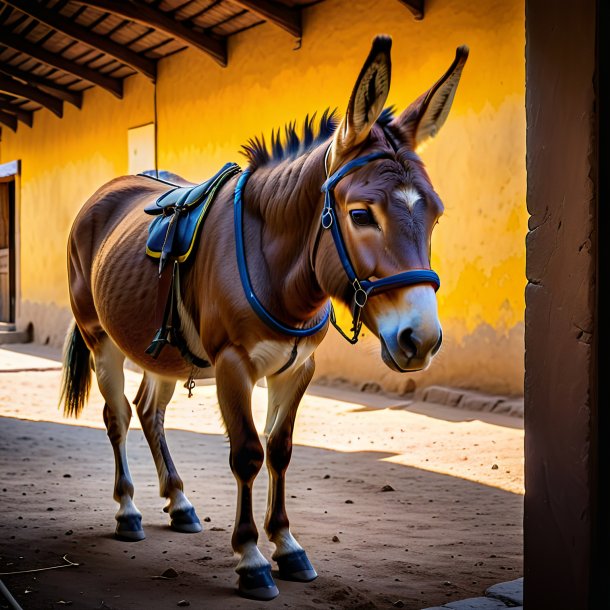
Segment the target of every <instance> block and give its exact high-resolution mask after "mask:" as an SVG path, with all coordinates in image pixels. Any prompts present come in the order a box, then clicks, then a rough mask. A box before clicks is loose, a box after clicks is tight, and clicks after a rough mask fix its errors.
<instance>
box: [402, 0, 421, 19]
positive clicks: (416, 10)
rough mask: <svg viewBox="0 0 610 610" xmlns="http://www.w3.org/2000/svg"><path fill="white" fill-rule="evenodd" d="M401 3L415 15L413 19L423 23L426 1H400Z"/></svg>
mask: <svg viewBox="0 0 610 610" xmlns="http://www.w3.org/2000/svg"><path fill="white" fill-rule="evenodd" d="M400 2H401V3H402V4H404V5H405V6H406V7H407V8H408V9H409V10H410V11H411V12H412V13H413V17H415V19H416V20H417V21H421V20H422V19H423V18H424V4H425V0H400Z"/></svg>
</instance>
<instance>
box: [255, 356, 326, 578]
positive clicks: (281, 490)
mask: <svg viewBox="0 0 610 610" xmlns="http://www.w3.org/2000/svg"><path fill="white" fill-rule="evenodd" d="M314 369H315V366H314V360H313V356H311V357H310V358H308V359H307V360H306V361H305V362H304V363H303V364H302V365H301V366H300V367H299V368H297V369H296V370H295V371H287V372H285V373H282V374H281V375H274V376H273V377H269V378H268V380H267V382H268V388H269V407H268V411H269V413H270V414H275V418H274V419H273V417H272V418H271V419H268V421H267V427H268V429H267V430H265V432H266V433H267V434H268V438H267V468H268V470H269V501H268V505H267V515H266V518H265V530H266V531H267V535H268V536H269V539H270V540H271V541H272V542H273V543H274V544H275V547H276V550H275V553H274V554H273V559H274V560H275V561H276V562H277V565H278V568H279V571H280V576H281V577H282V578H285V579H288V580H297V581H300V582H309V581H310V580H313V579H314V578H316V577H317V576H318V575H317V573H316V571H315V570H314V568H313V566H312V565H311V563H310V562H309V559H308V558H307V554H306V553H305V551H304V550H303V548H302V547H301V545H300V544H299V543H298V542H297V541H296V540H295V538H294V536H293V535H292V534H291V532H290V528H289V524H288V515H287V514H286V504H285V500H284V495H285V482H286V470H287V469H288V464H289V463H290V457H291V455H292V430H293V428H294V420H295V417H296V414H297V409H298V408H299V403H300V402H301V398H302V397H303V394H304V393H305V390H306V389H307V386H308V385H309V382H310V381H311V378H312V376H313V373H314Z"/></svg>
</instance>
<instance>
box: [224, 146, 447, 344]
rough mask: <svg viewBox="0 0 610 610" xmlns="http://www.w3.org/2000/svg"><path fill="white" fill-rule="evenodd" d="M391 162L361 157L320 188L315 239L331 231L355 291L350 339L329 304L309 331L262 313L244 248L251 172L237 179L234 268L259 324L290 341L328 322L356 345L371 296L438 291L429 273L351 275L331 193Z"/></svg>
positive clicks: (380, 154) (382, 155)
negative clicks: (351, 177) (419, 287)
mask: <svg viewBox="0 0 610 610" xmlns="http://www.w3.org/2000/svg"><path fill="white" fill-rule="evenodd" d="M329 151H330V147H329V149H328V151H327V153H326V156H325V158H324V166H325V167H324V169H325V171H327V170H326V160H327V157H328V152H329ZM392 158H394V155H393V154H392V153H388V152H377V153H371V154H369V155H363V156H362V157H357V158H356V159H352V160H351V161H348V162H347V163H346V164H345V165H343V166H342V167H340V168H339V169H338V170H337V171H336V172H335V173H334V174H332V175H331V176H328V173H327V179H326V182H324V184H323V185H322V192H323V193H324V208H323V209H322V216H321V218H320V230H319V232H318V239H319V237H320V235H321V233H322V231H325V230H330V233H331V235H332V238H333V242H334V244H335V248H336V250H337V254H338V255H339V260H340V261H341V265H342V266H343V270H344V271H345V274H346V275H347V279H348V281H349V283H350V285H351V286H352V288H353V289H354V296H353V299H352V311H351V313H352V328H351V333H352V336H351V337H349V336H348V335H347V334H345V332H343V330H342V329H341V328H340V327H339V325H338V324H337V320H336V316H335V311H334V308H333V306H332V304H331V303H330V301H329V302H328V303H327V304H326V307H325V311H324V315H323V316H322V319H321V320H320V321H319V322H318V323H317V324H315V325H314V326H312V327H310V328H294V327H291V326H287V325H285V324H283V323H282V322H280V321H279V320H278V319H277V318H275V317H274V316H272V315H271V314H270V313H269V312H268V311H267V310H266V309H265V307H264V306H263V304H262V303H261V302H260V301H259V299H258V297H257V296H256V294H255V293H254V290H253V288H252V282H251V281H250V275H249V273H248V267H247V263H246V255H245V248H244V235H243V190H244V187H245V185H246V182H247V181H248V178H249V177H250V174H252V170H251V169H246V170H244V172H243V173H242V175H241V176H240V177H239V180H238V181H237V185H236V187H235V198H234V212H235V216H234V227H235V242H236V250H237V266H238V268H239V276H240V278H241V283H242V286H243V289H244V293H245V295H246V298H247V299H248V302H249V303H250V306H251V307H252V309H254V311H255V312H256V314H257V315H258V316H259V318H261V320H262V321H263V322H265V324H267V326H269V327H270V328H272V329H273V330H276V331H278V332H280V333H282V334H285V335H289V336H292V337H310V336H311V335H314V334H316V333H317V332H318V331H320V330H322V329H323V328H324V327H325V326H326V323H327V322H328V319H329V318H330V321H331V323H332V325H333V326H334V327H335V328H336V329H337V330H338V331H339V333H340V334H341V336H342V337H343V338H344V339H346V340H347V341H349V342H350V343H352V344H354V343H356V342H357V341H358V336H359V335H360V330H361V328H362V320H361V316H362V309H363V308H364V306H365V305H366V302H367V300H368V298H369V297H370V296H372V295H374V294H377V293H380V292H385V291H387V290H393V289H394V288H401V287H403V286H413V285H416V284H432V286H433V287H434V290H435V291H436V290H438V289H439V287H440V284H441V282H440V278H439V277H438V274H437V273H436V272H434V271H432V270H431V269H410V270H408V271H403V272H401V273H396V274H394V275H390V276H387V277H384V278H380V279H378V280H368V279H362V280H361V279H359V278H358V276H357V275H356V272H355V271H354V266H353V265H352V262H351V260H350V257H349V254H348V253H347V248H346V247H345V241H344V239H343V235H342V234H341V227H340V226H339V222H338V221H337V213H336V209H335V208H336V201H335V193H334V191H335V187H336V186H337V184H338V183H339V182H340V180H341V179H342V178H344V177H345V176H347V175H348V174H349V173H351V172H353V171H354V170H356V169H359V168H361V167H363V166H365V165H367V164H368V163H371V162H372V161H376V160H378V159H392ZM318 239H316V242H317V241H318Z"/></svg>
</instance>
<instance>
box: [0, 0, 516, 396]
mask: <svg viewBox="0 0 610 610" xmlns="http://www.w3.org/2000/svg"><path fill="white" fill-rule="evenodd" d="M377 33H388V34H391V35H392V37H393V39H394V44H393V49H392V58H393V76H392V88H391V92H390V98H389V103H391V104H395V105H396V106H397V107H398V108H399V109H402V108H403V107H404V106H405V105H406V104H408V103H409V102H410V101H412V100H413V99H414V98H415V97H416V96H418V95H419V94H420V93H422V92H423V91H424V90H426V89H427V88H428V87H429V86H430V85H432V84H433V82H434V81H435V80H436V79H437V78H438V77H439V76H440V75H441V74H442V73H443V72H444V71H445V70H446V68H447V67H448V65H449V64H450V62H451V61H452V59H453V54H454V52H455V48H456V47H457V46H458V45H459V44H462V43H466V44H468V45H469V46H470V48H471V54H470V59H469V60H468V63H467V65H466V68H465V70H464V75H463V77H462V82H461V84H460V88H459V90H458V93H457V96H456V99H455V102H454V105H453V110H452V113H451V115H450V117H449V119H448V121H447V123H446V125H445V126H444V128H443V130H442V131H441V132H440V134H439V135H438V136H437V138H436V140H434V141H432V142H431V143H430V144H429V145H428V146H427V148H426V149H425V150H424V151H423V152H422V157H423V159H424V161H425V162H426V164H427V167H428V170H429V173H430V175H431V178H432V182H433V184H434V185H435V187H436V189H437V191H438V192H439V194H440V195H441V197H442V199H443V200H444V203H445V206H446V214H445V217H443V218H442V220H441V223H440V225H439V227H438V228H437V229H436V231H435V236H434V241H433V252H434V257H433V258H434V260H433V266H434V268H435V269H436V270H437V271H438V272H439V274H440V275H441V278H442V282H443V286H442V288H441V291H440V292H439V305H440V313H441V321H442V323H443V327H444V335H445V345H444V347H443V349H442V350H441V354H440V355H439V357H438V358H437V360H436V361H435V362H434V363H433V365H432V367H431V369H430V370H429V371H426V372H425V373H420V374H416V375H413V376H411V377H410V380H409V379H407V378H405V376H401V375H397V374H394V373H392V372H391V371H389V370H388V369H387V368H385V366H384V365H383V364H382V363H381V362H380V360H379V358H376V357H374V356H373V357H372V356H371V352H373V353H375V352H376V351H378V347H377V342H376V341H373V340H372V339H369V338H367V337H365V339H364V341H363V343H362V344H361V345H359V346H357V347H356V348H351V347H350V346H348V345H347V344H343V343H341V341H340V340H339V338H338V337H337V335H336V334H335V333H334V331H331V332H330V333H329V337H328V338H327V339H326V340H325V342H324V344H323V346H322V347H321V348H320V350H319V351H318V358H317V361H318V374H319V375H322V376H326V377H337V376H341V377H344V378H346V379H352V380H357V379H359V380H362V381H374V382H377V383H380V384H381V385H382V386H384V387H385V388H387V389H390V390H398V391H401V390H405V389H408V388H412V387H413V382H415V383H416V384H417V385H419V386H421V385H422V384H428V383H436V382H439V383H447V384H452V385H461V386H469V387H478V388H480V389H483V390H488V391H494V392H506V393H514V394H518V393H521V388H522V376H523V309H524V301H523V289H524V286H525V272H524V266H525V247H524V236H525V233H526V226H527V215H526V208H525V112H524V78H525V71H524V41H525V31H524V3H523V0H518V1H515V0H478V1H471V2H464V1H463V0H443V1H439V0H428V2H427V3H426V16H425V19H424V20H423V21H419V22H417V21H415V20H413V19H412V17H411V15H410V13H409V12H408V10H407V9H406V8H405V7H404V5H402V4H401V3H400V2H397V1H396V0H381V1H379V2H367V1H364V0H358V1H347V0H326V1H325V2H323V3H322V4H319V5H316V6H313V7H311V8H309V9H307V10H306V11H305V13H304V36H303V41H302V46H301V48H299V49H298V50H296V49H295V41H294V39H293V38H291V37H290V36H289V35H288V34H286V33H285V32H283V31H281V30H279V29H277V28H275V27H273V26H271V25H269V24H265V25H263V26H261V27H257V28H254V29H252V30H249V31H246V32H244V33H242V34H239V35H237V36H235V37H233V38H231V39H230V42H229V68H226V69H222V68H220V67H219V66H217V65H216V64H215V63H214V62H213V61H212V60H211V59H209V58H208V57H206V56H205V55H203V54H201V53H199V52H196V51H192V50H187V51H184V52H182V53H179V54H177V55H174V56H172V57H169V58H167V59H165V60H163V61H162V62H161V63H160V65H159V79H158V87H157V105H158V145H159V146H158V159H159V167H160V168H162V169H169V170H171V171H174V172H176V173H178V174H182V175H184V176H185V177H186V178H188V179H191V180H194V181H197V180H203V179H204V178H205V177H206V176H208V175H209V174H211V173H212V172H213V171H215V170H216V169H217V168H218V167H219V166H220V165H221V164H223V163H225V162H226V161H227V160H237V161H239V160H240V158H239V155H238V154H237V151H238V149H239V147H240V145H241V144H242V143H243V142H245V140H246V139H247V138H248V137H250V136H252V135H256V134H258V133H260V132H266V133H269V131H270V129H271V128H273V127H276V126H279V125H283V124H284V123H285V122H286V121H290V120H293V119H298V120H300V119H302V118H303V117H304V115H305V114H306V113H308V112H312V111H316V110H317V111H318V112H321V111H322V110H323V109H324V108H326V107H327V106H330V107H335V106H339V108H340V109H341V110H343V109H344V108H345V106H346V104H347V100H348V97H349V94H350V92H351V88H352V86H353V83H354V81H355V78H356V76H357V74H358V71H359V69H360V67H361V64H362V61H363V60H364V58H365V57H366V54H367V53H368V50H369V48H370V42H371V39H372V37H373V36H374V35H375V34H377ZM126 85H127V86H126V96H125V99H124V100H123V101H122V102H118V101H117V100H115V99H114V98H112V96H110V95H109V94H107V93H105V92H102V91H98V90H91V91H88V92H87V93H86V94H85V103H84V107H83V110H81V111H78V110H76V109H73V108H71V107H67V108H66V110H67V112H66V116H65V117H64V119H62V120H58V119H56V118H55V117H54V116H52V115H51V114H50V113H49V112H47V111H41V112H38V113H36V118H35V125H34V127H33V128H32V129H28V128H27V127H23V126H20V128H19V132H18V134H17V135H16V136H15V135H13V134H11V133H8V132H7V130H4V133H3V142H2V145H1V148H0V155H1V157H0V158H1V159H2V161H8V160H11V159H13V158H20V159H21V160H22V172H23V175H22V192H21V223H22V248H23V250H22V304H23V306H22V313H23V314H24V315H25V314H27V313H28V311H34V310H36V311H39V310H41V308H42V309H43V310H49V309H50V308H55V309H56V310H57V311H58V312H65V305H66V303H67V295H66V282H65V275H64V274H65V262H64V244H65V238H66V235H67V231H68V229H69V224H70V222H71V219H72V218H73V216H74V214H75V212H76V210H77V209H78V208H79V207H80V205H81V204H82V202H83V201H84V200H85V199H86V198H87V196H88V195H89V194H90V193H91V192H92V191H93V190H95V188H96V187H97V186H98V185H99V184H101V183H102V182H103V181H105V180H107V179H110V178H112V177H114V176H115V175H118V174H121V173H125V172H126V170H127V128H129V127H133V126H136V125H140V124H143V123H146V122H149V121H150V120H152V118H153V104H152V101H153V89H152V86H151V85H150V84H149V83H148V82H146V81H145V80H144V79H143V78H141V77H132V78H130V79H128V80H127V81H126ZM47 208H51V209H53V210H54V212H53V215H51V216H48V217H47V216H45V217H43V216H42V211H43V210H44V209H47ZM50 219H52V220H50ZM43 235H44V239H41V236H43ZM43 247H44V250H43ZM36 253H40V255H38V254H36ZM49 303H51V304H52V306H49ZM28 315H30V317H32V316H33V314H32V313H29V314H28ZM58 315H59V314H58ZM61 315H64V314H63V313H62V314H61ZM37 317H40V315H38V314H37ZM22 318H23V316H22ZM34 322H35V326H36V325H37V324H36V320H34ZM41 324H42V325H43V326H44V323H43V322H42V320H38V326H39V327H40V326H41ZM47 326H48V324H47ZM37 330H39V331H40V332H37V338H38V339H44V335H45V333H46V334H47V336H48V335H49V334H50V331H44V332H42V329H37ZM61 330H63V329H61ZM52 341H53V339H52ZM347 360H349V365H347Z"/></svg>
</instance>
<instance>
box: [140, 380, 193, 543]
mask: <svg viewBox="0 0 610 610" xmlns="http://www.w3.org/2000/svg"><path fill="white" fill-rule="evenodd" d="M175 387H176V381H175V380H171V379H165V378H162V377H158V376H156V375H152V374H150V373H144V378H143V379H142V383H141V385H140V389H139V390H138V394H137V396H136V398H135V400H134V402H135V404H136V411H137V413H138V417H139V418H140V422H141V424H142V430H144V435H145V436H146V440H147V441H148V445H149V446H150V451H151V453H152V456H153V459H154V460H155V465H156V467H157V473H158V475H159V495H160V496H161V497H162V498H166V499H167V505H166V506H165V508H164V509H163V510H164V511H165V512H166V513H169V516H170V518H171V527H172V529H174V530H176V531H178V532H186V533H189V534H191V533H196V532H200V531H201V529H202V528H201V522H200V521H199V518H198V517H197V514H196V513H195V509H194V508H193V505H192V504H191V503H190V502H189V500H188V498H187V497H186V496H185V495H184V484H183V483H182V479H181V478H180V475H179V474H178V471H177V470H176V467H175V466H174V462H173V460H172V456H171V455H170V453H169V448H168V447H167V442H166V440H165V429H164V426H163V423H164V421H165V408H166V407H167V404H168V403H169V401H170V400H171V398H172V396H173V394H174V389H175Z"/></svg>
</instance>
